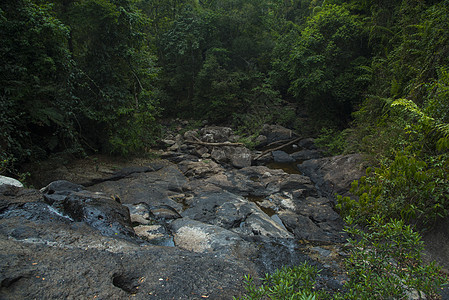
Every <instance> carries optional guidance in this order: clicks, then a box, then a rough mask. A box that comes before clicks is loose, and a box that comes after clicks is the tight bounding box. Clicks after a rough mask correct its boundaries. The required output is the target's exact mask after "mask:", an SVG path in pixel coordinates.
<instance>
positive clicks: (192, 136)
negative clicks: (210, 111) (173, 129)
mask: <svg viewBox="0 0 449 300" xmlns="http://www.w3.org/2000/svg"><path fill="white" fill-rule="evenodd" d="M198 137H199V135H198V132H197V131H195V130H189V131H186V132H185V133H184V139H185V140H186V141H191V142H192V141H196V140H197V139H198Z"/></svg>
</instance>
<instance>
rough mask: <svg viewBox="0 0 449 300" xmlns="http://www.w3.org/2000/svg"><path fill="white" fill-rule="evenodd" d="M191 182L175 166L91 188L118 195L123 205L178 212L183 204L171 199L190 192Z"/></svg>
mask: <svg viewBox="0 0 449 300" xmlns="http://www.w3.org/2000/svg"><path fill="white" fill-rule="evenodd" d="M189 189H190V187H189V182H188V180H187V178H186V177H185V176H184V174H183V173H182V172H181V171H180V170H179V168H178V167H176V166H175V165H168V166H165V167H163V168H162V169H160V170H158V171H154V172H148V173H136V174H132V176H129V177H126V178H123V179H121V180H118V181H106V182H102V183H100V184H96V185H93V186H91V187H89V190H91V191H100V192H103V193H104V194H106V195H118V196H119V197H120V199H121V202H122V203H123V204H135V203H146V204H148V205H149V206H150V207H151V206H157V205H169V206H171V207H173V208H175V209H176V210H177V211H181V210H182V204H180V203H177V202H175V201H173V200H172V199H170V195H174V194H179V193H183V192H185V191H187V190H189Z"/></svg>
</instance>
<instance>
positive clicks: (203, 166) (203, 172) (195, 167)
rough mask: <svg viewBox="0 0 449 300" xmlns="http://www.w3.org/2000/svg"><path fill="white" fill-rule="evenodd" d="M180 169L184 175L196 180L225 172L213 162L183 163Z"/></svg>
mask: <svg viewBox="0 0 449 300" xmlns="http://www.w3.org/2000/svg"><path fill="white" fill-rule="evenodd" d="M178 167H179V169H180V170H181V171H182V173H184V175H186V176H187V177H194V178H206V177H209V176H212V175H215V174H220V173H223V172H224V169H223V168H222V167H221V166H220V165H219V164H217V163H216V162H214V161H212V160H201V161H183V162H181V163H179V164H178Z"/></svg>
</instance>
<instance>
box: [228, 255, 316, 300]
mask: <svg viewBox="0 0 449 300" xmlns="http://www.w3.org/2000/svg"><path fill="white" fill-rule="evenodd" d="M318 273H319V271H318V269H317V268H316V267H315V266H311V265H310V264H308V263H306V262H305V263H304V264H302V265H299V266H295V267H292V268H287V267H283V268H281V269H279V270H276V271H275V272H274V273H273V274H266V275H265V278H263V279H262V284H261V285H260V286H256V284H255V283H254V280H253V278H252V277H251V276H245V284H246V291H247V294H246V295H244V296H243V297H241V298H239V299H248V300H249V299H251V300H257V299H273V300H281V299H292V300H293V299H295V300H314V299H317V297H318V296H319V293H317V292H314V291H312V290H313V287H314V285H315V280H316V277H317V276H318ZM234 299H235V298H234Z"/></svg>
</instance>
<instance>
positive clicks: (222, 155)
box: [210, 147, 228, 163]
mask: <svg viewBox="0 0 449 300" xmlns="http://www.w3.org/2000/svg"><path fill="white" fill-rule="evenodd" d="M210 157H211V158H212V159H213V160H215V161H216V162H218V163H220V162H226V160H227V159H228V157H227V155H226V152H225V150H224V149H223V148H222V147H214V148H213V149H212V152H211V153H210Z"/></svg>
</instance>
